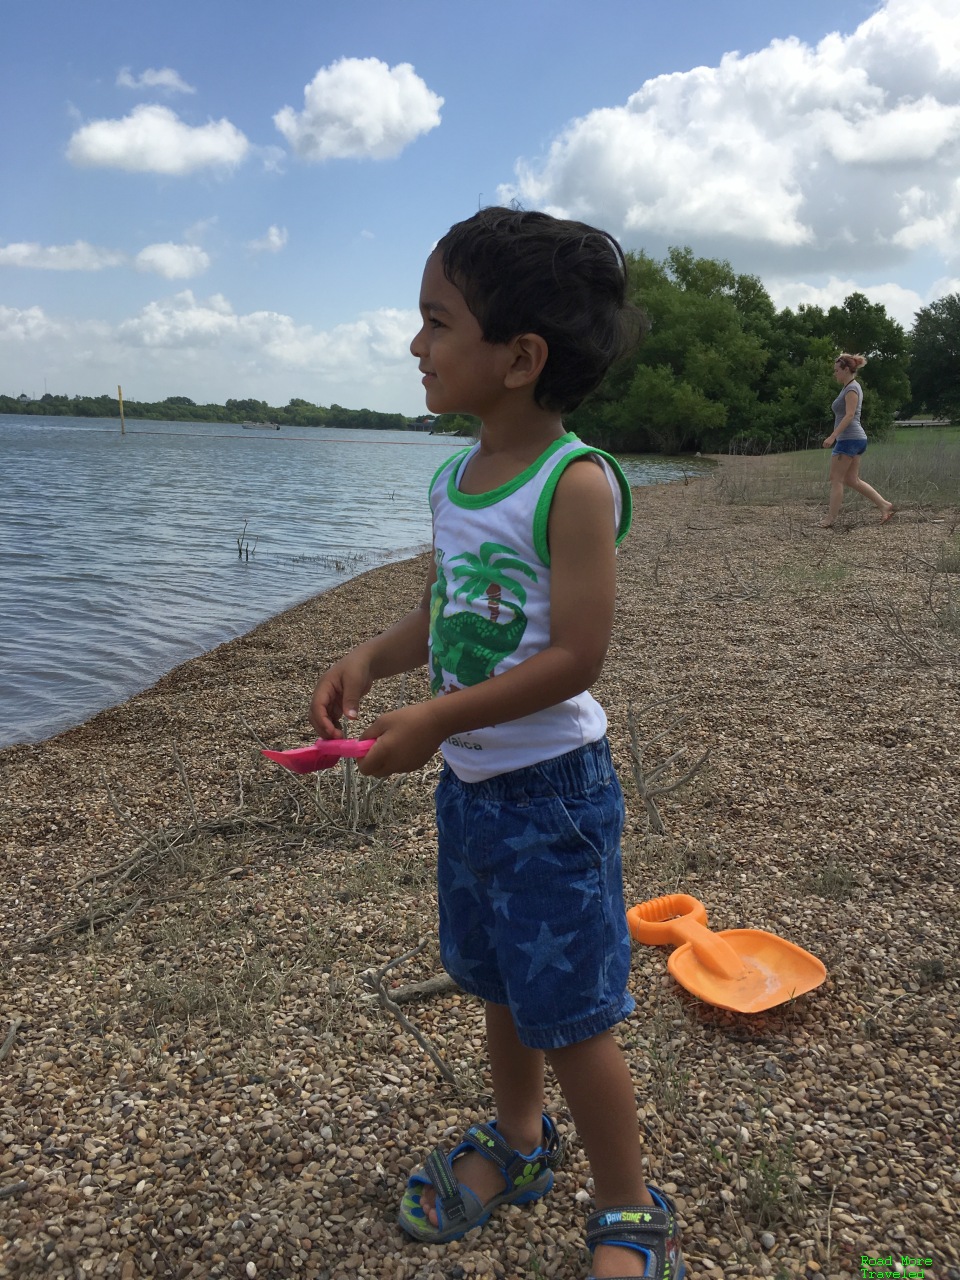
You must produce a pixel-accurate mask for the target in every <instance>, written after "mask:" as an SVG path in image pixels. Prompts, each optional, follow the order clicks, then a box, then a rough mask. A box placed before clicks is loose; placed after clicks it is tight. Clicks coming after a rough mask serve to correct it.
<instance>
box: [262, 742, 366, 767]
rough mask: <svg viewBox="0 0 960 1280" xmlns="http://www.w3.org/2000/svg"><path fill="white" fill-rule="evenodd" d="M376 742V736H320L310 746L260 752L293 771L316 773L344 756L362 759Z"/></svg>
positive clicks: (331, 765)
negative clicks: (290, 749)
mask: <svg viewBox="0 0 960 1280" xmlns="http://www.w3.org/2000/svg"><path fill="white" fill-rule="evenodd" d="M375 742H376V738H318V739H317V740H316V742H311V743H310V745H309V746H308V747H294V748H293V750H292V751H267V750H262V751H261V752H260V754H261V755H264V756H266V757H267V759H268V760H275V761H276V762H277V764H282V765H283V767H284V768H285V769H289V770H290V771H291V772H292V773H315V772H316V771H317V770H318V769H332V768H333V766H334V765H335V764H336V763H337V761H338V760H340V759H342V758H343V757H344V756H346V757H348V758H349V759H351V760H359V759H361V757H363V756H365V755H366V754H367V752H368V751H369V750H370V748H371V747H372V746H373V745H374V743H375Z"/></svg>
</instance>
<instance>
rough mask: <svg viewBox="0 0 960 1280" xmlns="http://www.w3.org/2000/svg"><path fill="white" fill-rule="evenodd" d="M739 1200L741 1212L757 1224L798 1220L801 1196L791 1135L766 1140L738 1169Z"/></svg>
mask: <svg viewBox="0 0 960 1280" xmlns="http://www.w3.org/2000/svg"><path fill="white" fill-rule="evenodd" d="M740 1202H741V1205H742V1207H743V1212H744V1216H745V1217H746V1218H748V1219H749V1220H750V1221H751V1222H753V1223H754V1224H755V1225H756V1226H758V1227H773V1226H776V1225H777V1224H778V1223H790V1222H794V1221H798V1220H799V1219H800V1218H801V1217H802V1216H803V1212H804V1208H805V1205H804V1196H803V1190H802V1188H801V1186H800V1181H799V1175H798V1173H797V1166H796V1161H795V1159H794V1149H793V1141H792V1139H789V1138H788V1139H787V1140H786V1141H784V1142H781V1141H778V1142H777V1143H776V1145H774V1144H773V1143H772V1142H769V1143H766V1144H765V1145H764V1149H763V1150H762V1151H759V1152H757V1154H756V1155H755V1156H753V1157H752V1158H751V1159H750V1161H749V1163H748V1164H747V1165H746V1166H745V1167H744V1168H743V1170H742V1173H741V1187H740Z"/></svg>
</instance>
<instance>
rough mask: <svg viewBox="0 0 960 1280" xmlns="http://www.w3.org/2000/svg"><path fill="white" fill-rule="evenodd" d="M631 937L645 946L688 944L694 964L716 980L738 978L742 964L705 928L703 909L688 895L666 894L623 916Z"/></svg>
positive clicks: (719, 939) (724, 943)
mask: <svg viewBox="0 0 960 1280" xmlns="http://www.w3.org/2000/svg"><path fill="white" fill-rule="evenodd" d="M627 925H628V927H629V929H630V935H631V937H633V938H635V939H636V940H637V942H643V943H646V944H647V945H648V946H652V947H657V946H665V945H666V944H668V943H671V942H674V943H683V942H689V943H690V945H691V947H692V948H693V952H694V955H695V956H696V957H697V960H698V961H699V962H700V964H702V965H703V966H704V968H706V969H709V970H710V971H711V973H715V974H716V975H717V977H719V978H732V979H736V978H742V977H743V976H744V974H745V972H746V966H745V965H744V963H743V961H742V960H741V959H740V957H739V956H738V955H737V953H736V952H735V951H734V949H733V947H731V946H730V944H729V942H725V941H724V939H723V938H721V937H720V936H719V934H716V933H713V932H711V930H710V929H708V928H707V909H706V907H705V906H704V905H703V903H702V902H701V901H700V899H699V898H694V897H691V895H690V894H689V893H670V894H667V895H666V897H663V898H654V899H652V900H651V901H650V902H641V903H639V904H638V905H637V906H635V907H631V908H630V910H629V911H628V912H627Z"/></svg>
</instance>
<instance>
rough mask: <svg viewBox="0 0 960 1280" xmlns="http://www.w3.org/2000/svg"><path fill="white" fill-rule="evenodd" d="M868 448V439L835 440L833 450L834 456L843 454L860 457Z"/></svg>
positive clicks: (849, 456)
mask: <svg viewBox="0 0 960 1280" xmlns="http://www.w3.org/2000/svg"><path fill="white" fill-rule="evenodd" d="M866 448H867V442H866V440H835V441H834V444H833V449H832V451H831V452H832V455H833V457H837V455H838V454H843V455H844V456H846V457H848V458H859V457H860V455H861V453H864V452H865V451H866Z"/></svg>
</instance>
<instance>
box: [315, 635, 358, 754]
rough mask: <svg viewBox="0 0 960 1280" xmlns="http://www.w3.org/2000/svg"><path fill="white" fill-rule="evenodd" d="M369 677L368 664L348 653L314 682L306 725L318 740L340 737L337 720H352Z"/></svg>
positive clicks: (341, 734)
mask: <svg viewBox="0 0 960 1280" xmlns="http://www.w3.org/2000/svg"><path fill="white" fill-rule="evenodd" d="M372 684H373V677H372V676H371V675H370V667H369V664H368V663H367V662H366V661H365V660H364V659H363V658H361V657H359V656H358V655H356V654H350V653H348V654H347V656H346V657H345V658H341V660H340V661H339V662H335V663H334V665H333V666H332V667H331V668H330V669H329V671H326V672H324V674H323V675H322V676H321V677H320V679H319V680H318V681H317V687H316V688H315V689H314V691H313V698H312V700H311V702H310V723H311V724H312V725H313V727H314V728H315V729H316V731H317V732H318V733H319V734H320V736H321V737H322V738H342V737H344V736H345V735H344V733H343V731H342V730H341V729H340V719H341V717H343V716H346V718H347V719H348V720H355V719H356V716H357V711H358V710H359V708H360V702H361V700H362V698H363V697H364V695H365V694H367V693H369V692H370V688H371V686H372Z"/></svg>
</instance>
